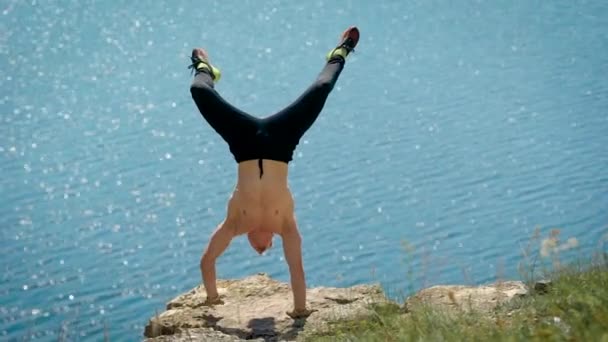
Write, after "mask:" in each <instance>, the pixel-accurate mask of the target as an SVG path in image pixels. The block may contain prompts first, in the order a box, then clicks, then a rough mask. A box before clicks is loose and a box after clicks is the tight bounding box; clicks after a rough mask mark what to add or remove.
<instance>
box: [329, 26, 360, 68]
mask: <svg viewBox="0 0 608 342" xmlns="http://www.w3.org/2000/svg"><path fill="white" fill-rule="evenodd" d="M358 42H359V29H358V28H357V27H356V26H351V27H349V28H347V29H346V31H344V33H342V38H341V41H340V44H338V46H337V47H336V48H335V49H333V50H331V51H329V53H328V54H327V60H328V61H329V60H330V59H333V58H335V57H338V56H339V57H342V59H344V60H346V57H347V56H348V54H350V53H351V52H354V51H355V46H357V43H358Z"/></svg>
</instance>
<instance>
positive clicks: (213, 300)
mask: <svg viewBox="0 0 608 342" xmlns="http://www.w3.org/2000/svg"><path fill="white" fill-rule="evenodd" d="M221 304H224V301H223V300H222V299H221V298H220V296H219V295H218V296H215V297H209V296H207V299H205V302H203V305H205V306H213V305H221Z"/></svg>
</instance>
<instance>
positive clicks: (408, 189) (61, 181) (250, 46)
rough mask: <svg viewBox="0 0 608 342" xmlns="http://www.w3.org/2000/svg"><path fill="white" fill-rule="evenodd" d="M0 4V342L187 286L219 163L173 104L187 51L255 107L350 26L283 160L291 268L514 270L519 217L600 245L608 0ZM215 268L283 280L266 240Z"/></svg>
mask: <svg viewBox="0 0 608 342" xmlns="http://www.w3.org/2000/svg"><path fill="white" fill-rule="evenodd" d="M0 18H1V21H0V66H1V71H0V85H1V89H2V93H1V95H0V96H1V97H0V115H1V116H0V120H1V126H0V163H1V165H2V168H1V171H2V173H1V177H0V214H1V215H0V227H1V233H0V237H1V245H0V251H1V253H2V259H1V261H0V267H1V271H2V275H1V276H0V340H17V339H22V338H30V337H31V338H37V339H40V340H49V341H55V340H57V339H58V338H59V339H61V338H63V339H65V340H70V341H72V340H100V339H102V338H103V334H104V331H107V333H108V334H109V335H110V337H111V338H112V340H137V339H139V338H140V337H141V334H142V332H143V327H144V325H145V323H146V321H147V319H148V318H149V317H150V316H151V315H153V314H154V312H155V311H157V310H158V311H161V310H162V309H163V307H164V304H165V303H166V302H167V301H168V300H169V299H171V298H173V297H174V296H176V295H178V294H180V293H181V292H183V291H185V290H188V289H190V288H192V287H193V286H195V285H197V284H198V283H199V281H200V274H199V271H198V260H199V257H200V253H201V251H202V249H203V248H204V246H205V244H206V242H207V240H208V236H209V233H210V232H211V231H212V230H213V229H214V227H215V226H216V225H217V224H218V223H219V222H220V221H221V220H222V218H223V214H224V212H225V206H226V200H227V198H228V196H229V193H230V191H231V190H232V186H233V184H234V181H235V177H236V174H235V164H234V161H233V160H232V157H231V156H230V154H229V153H228V149H227V147H226V146H225V144H224V143H223V142H222V141H221V140H220V139H219V137H218V136H217V135H216V134H215V133H214V132H213V131H212V130H211V129H210V128H209V126H208V125H207V124H206V123H205V122H204V120H203V119H202V117H201V116H200V114H199V113H198V111H197V110H196V108H195V107H194V105H193V103H192V100H191V99H190V94H189V91H188V87H189V84H190V81H191V76H190V74H189V73H188V70H187V69H186V66H187V64H188V62H189V60H188V58H187V57H188V55H189V53H190V50H191V48H192V47H194V46H204V47H205V48H207V50H208V51H209V53H210V55H211V58H212V62H214V63H215V64H216V65H217V66H218V67H220V68H221V69H222V71H223V76H222V80H221V82H220V83H219V84H218V86H217V89H218V90H219V91H220V92H221V93H222V95H223V96H224V97H225V98H226V99H228V100H229V101H231V102H233V103H234V104H235V105H237V106H239V107H241V108H243V109H244V110H246V111H248V112H251V113H253V114H256V115H259V116H265V115H268V114H270V113H272V112H274V111H276V110H278V109H280V108H281V107H283V106H285V105H287V104H288V103H289V102H290V101H291V100H293V99H295V97H297V96H298V95H299V94H300V92H302V91H303V90H304V89H305V88H306V86H307V85H308V84H309V83H310V82H311V81H312V80H313V79H314V77H315V76H316V74H317V73H318V72H319V71H320V69H321V67H322V65H323V58H324V55H325V53H326V52H327V51H328V49H329V48H331V47H333V46H334V45H335V44H336V41H337V37H338V36H339V34H340V33H341V32H342V30H343V29H344V28H346V27H347V26H349V25H351V24H356V25H358V26H359V28H360V30H361V34H362V38H361V42H360V45H359V47H358V49H357V52H356V54H354V55H353V56H351V57H350V58H349V61H348V64H347V66H346V68H345V70H344V72H343V74H342V76H341V78H340V80H339V82H338V84H337V86H336V88H335V89H334V91H333V93H332V94H331V96H330V99H329V100H328V102H327V105H326V107H325V110H324V111H323V113H322V114H321V116H320V117H319V119H318V121H317V122H316V123H315V125H314V126H313V127H312V128H311V129H310V131H309V132H308V133H307V134H306V136H305V137H304V138H303V140H302V142H301V144H300V146H299V147H298V150H297V151H296V153H295V155H294V157H295V159H294V161H293V162H292V163H291V164H290V165H291V166H290V182H291V188H292V191H293V194H294V197H295V200H296V204H297V216H298V219H299V224H300V229H301V231H302V235H303V238H304V260H305V268H306V271H307V279H308V285H309V286H350V285H353V284H358V283H370V282H381V283H382V284H383V285H384V286H385V288H386V289H387V291H388V292H390V293H392V295H394V296H397V295H398V294H407V293H409V292H411V291H414V290H417V289H420V288H421V287H423V286H428V285H433V284H439V283H483V282H488V281H493V280H495V279H496V278H497V277H513V278H515V277H518V271H517V264H518V263H519V262H520V261H522V252H521V248H522V246H525V245H526V243H527V242H528V241H529V237H530V236H531V235H532V234H533V231H534V229H535V228H536V227H540V228H541V232H542V235H543V236H546V235H547V233H548V231H549V230H550V229H553V228H560V229H561V235H560V237H561V238H562V240H566V239H567V238H576V239H577V240H578V243H579V246H578V247H577V248H576V249H575V250H574V251H571V252H572V253H570V254H572V255H570V257H572V258H575V257H579V256H583V257H585V256H590V255H592V253H594V252H596V251H597V250H598V248H599V249H602V248H605V247H602V245H601V243H602V240H603V239H604V240H605V239H606V238H607V235H606V233H607V231H608V222H607V215H606V213H607V209H608V148H607V147H606V145H608V134H607V133H608V110H607V109H608V83H607V82H606V76H605V75H607V74H608V2H605V1H600V0H598V1H567V0H562V1H557V0H556V1H545V2H538V1H527V0H516V1H498V2H497V1H465V2H462V1H461V2H459V3H458V4H456V3H454V2H451V1H423V0H418V1H408V2H403V1H383V2H382V1H380V2H378V1H376V2H370V1H364V0H359V1H356V0H352V1H343V2H331V1H305V2H302V1H300V2H297V4H296V2H290V1H276V0H275V1H265V2H261V1H253V0H250V1H238V2H237V1H215V2H213V1H190V2H187V1H162V2H161V1H157V2H151V1H148V2H145V5H142V4H141V3H140V2H133V1H80V0H72V1H68V0H66V1H20V0H4V1H1V2H0ZM408 244H409V247H407V246H405V245H408ZM533 249H534V250H535V251H538V244H537V243H536V242H535V244H534V245H533ZM568 255H569V254H566V257H567V256H568ZM218 272H219V276H220V277H222V278H234V277H237V278H238V277H244V276H246V275H250V274H253V273H256V272H267V273H269V274H270V275H271V276H273V277H276V278H278V279H281V280H284V281H286V280H287V279H288V275H287V270H286V265H285V262H284V261H283V259H282V251H281V244H280V239H278V240H277V241H276V244H275V248H274V249H272V250H271V251H270V252H269V253H267V254H266V255H264V256H260V257H258V256H255V252H254V251H253V249H251V248H250V247H249V246H248V245H247V242H246V240H245V239H243V238H239V239H237V240H235V241H234V242H233V244H232V245H231V248H230V249H229V250H228V251H227V252H226V254H225V255H224V256H223V257H222V258H221V259H220V261H219V264H218Z"/></svg>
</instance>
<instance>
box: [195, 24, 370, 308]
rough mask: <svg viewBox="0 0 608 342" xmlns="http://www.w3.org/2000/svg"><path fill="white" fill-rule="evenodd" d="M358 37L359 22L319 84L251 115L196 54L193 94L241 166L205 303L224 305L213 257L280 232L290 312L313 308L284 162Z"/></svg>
mask: <svg viewBox="0 0 608 342" xmlns="http://www.w3.org/2000/svg"><path fill="white" fill-rule="evenodd" d="M358 41H359V30H358V29H357V28H356V27H350V28H348V29H347V30H346V31H344V33H343V34H342V37H341V40H340V43H339V44H338V46H337V47H336V48H334V49H332V50H331V51H330V52H329V53H328V54H327V58H326V59H327V63H326V64H325V66H324V67H323V70H322V71H321V73H320V74H319V76H318V77H317V79H316V80H315V82H314V83H313V84H312V85H311V86H310V87H309V88H308V89H307V90H306V91H305V92H304V93H303V94H302V95H301V96H300V97H299V98H298V99H297V100H296V101H295V102H293V103H292V104H290V105H289V106H287V107H286V108H284V109H283V110H281V111H279V112H278V113H276V114H274V115H271V116H268V117H265V118H257V117H254V116H251V115H249V114H247V113H245V112H243V111H241V110H239V109H237V108H235V107H234V106H232V105H231V104H229V103H228V102H226V101H225V100H224V99H223V98H222V97H221V96H220V95H219V94H218V92H217V91H216V90H215V89H214V84H215V82H217V81H219V79H220V71H219V69H217V68H216V67H214V66H213V65H212V64H211V63H210V62H209V57H208V55H207V53H206V52H205V50H203V49H200V48H196V49H194V50H193V51H192V57H191V59H192V65H191V66H190V67H191V68H192V69H194V73H195V76H194V81H193V82H192V85H191V87H190V92H191V93H192V98H193V99H194V102H195V103H196V106H197V107H198V109H199V111H200V112H201V114H202V115H203V117H204V118H205V120H206V121H207V122H208V123H209V125H210V126H211V127H212V128H213V129H214V130H215V131H216V132H217V133H218V134H219V135H220V136H221V137H222V138H223V139H224V140H225V141H226V143H227V144H228V147H229V148H230V152H231V153H232V155H233V156H234V159H235V160H236V162H237V164H238V179H237V183H236V186H235V188H234V191H233V193H232V196H231V198H230V199H229V201H228V205H227V213H226V218H225V219H224V220H223V221H222V222H221V223H220V224H219V226H218V227H217V229H216V230H215V231H214V232H213V234H212V235H211V238H210V240H209V244H208V245H207V248H206V249H205V251H204V253H203V255H202V258H201V261H200V268H201V273H202V277H203V284H204V286H205V290H206V291H207V301H206V302H207V304H209V305H214V304H221V303H223V302H222V300H221V299H220V297H219V294H218V292H217V287H216V274H215V262H216V259H217V258H218V257H219V256H220V255H221V254H222V253H223V252H224V250H225V249H226V248H227V247H228V245H229V244H230V241H231V240H232V239H233V238H234V237H236V236H238V235H242V234H247V238H248V239H249V243H250V244H251V246H252V247H253V248H254V249H255V250H256V251H257V252H258V253H260V254H261V253H263V252H264V251H265V250H267V249H268V248H270V247H271V246H272V238H273V236H274V235H275V234H276V235H279V236H281V238H282V240H283V252H284V255H285V260H286V261H287V265H288V267H289V274H290V279H291V289H292V291H293V302H294V307H293V311H290V312H288V313H287V314H288V315H289V316H290V317H292V318H301V317H306V316H308V315H310V313H311V312H312V310H309V309H308V308H307V307H306V281H305V276H304V267H303V264H302V250H301V245H302V240H301V237H300V233H299V231H298V227H297V223H296V217H295V213H294V201H293V198H292V195H291V192H290V190H289V187H288V182H287V173H288V166H287V165H288V163H289V162H290V161H291V160H292V155H293V152H294V150H295V148H296V145H298V143H299V141H300V138H301V137H302V136H303V135H304V133H305V132H306V131H307V130H308V129H309V128H310V126H311V125H312V124H313V122H314V121H315V120H316V118H317V117H318V115H319V113H320V112H321V110H322V109H323V106H324V104H325V101H326V99H327V97H328V95H329V93H330V92H331V90H332V89H333V87H334V84H335V83H336V81H337V79H338V76H339V75H340V73H341V71H342V69H343V68H344V64H345V61H346V57H347V56H348V54H349V53H350V52H352V51H353V50H354V48H355V46H356V45H357V42H358Z"/></svg>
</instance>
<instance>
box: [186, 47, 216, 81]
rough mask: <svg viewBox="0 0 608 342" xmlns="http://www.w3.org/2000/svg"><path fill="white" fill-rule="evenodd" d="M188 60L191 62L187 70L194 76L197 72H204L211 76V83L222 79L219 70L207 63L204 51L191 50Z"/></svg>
mask: <svg viewBox="0 0 608 342" xmlns="http://www.w3.org/2000/svg"><path fill="white" fill-rule="evenodd" d="M190 59H191V60H192V64H190V65H189V66H188V69H192V70H193V71H194V74H195V75H198V73H199V72H206V73H208V74H209V75H211V78H212V79H213V82H217V81H219V80H220V78H221V77H222V73H221V72H220V69H218V68H216V67H214V66H213V65H211V63H210V62H209V55H207V51H205V50H204V49H201V48H195V49H193V50H192V56H191V57H190Z"/></svg>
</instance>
